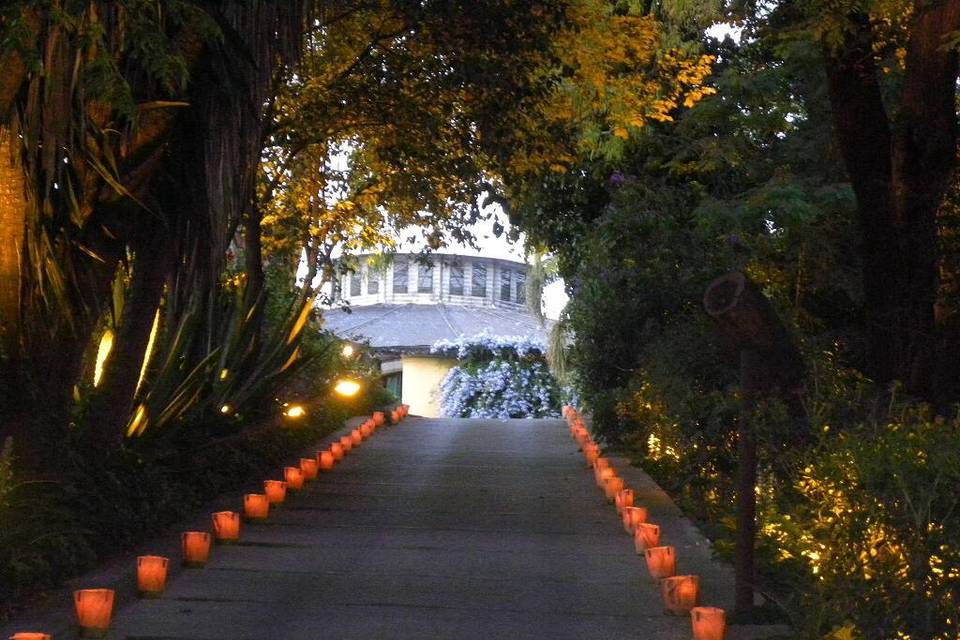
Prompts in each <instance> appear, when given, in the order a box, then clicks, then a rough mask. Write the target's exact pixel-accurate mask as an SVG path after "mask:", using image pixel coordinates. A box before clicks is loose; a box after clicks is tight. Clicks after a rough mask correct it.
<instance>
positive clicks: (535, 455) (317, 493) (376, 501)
mask: <svg viewBox="0 0 960 640" xmlns="http://www.w3.org/2000/svg"><path fill="white" fill-rule="evenodd" d="M615 466H618V467H619V468H620V471H621V473H622V474H623V475H624V476H625V477H626V479H627V481H628V486H633V487H634V488H635V489H637V490H638V497H637V503H638V504H644V503H646V504H648V506H649V507H650V520H651V521H653V522H657V523H658V524H660V525H661V527H662V537H663V540H664V543H666V544H674V545H675V546H676V547H677V555H678V559H679V563H678V564H679V566H678V569H679V571H680V572H684V573H697V574H699V575H701V579H702V585H701V589H702V593H703V601H704V604H714V605H719V606H729V604H730V594H731V593H732V575H731V573H730V571H729V570H728V568H726V567H725V566H723V565H720V564H718V563H715V562H713V561H712V560H710V554H709V548H708V545H707V544H706V542H705V541H704V540H703V538H702V537H701V536H700V535H699V533H698V532H697V531H696V530H695V529H694V528H693V527H692V526H690V525H689V524H688V523H687V522H686V521H685V520H684V519H683V518H682V517H681V516H680V514H679V512H678V511H677V510H676V508H675V507H673V505H672V503H670V502H669V500H668V499H667V498H666V497H665V496H664V495H663V494H662V492H660V490H659V489H658V488H657V487H656V485H654V484H653V483H652V482H650V480H649V479H648V478H647V477H646V476H645V475H643V474H642V472H640V471H639V470H635V469H624V468H623V465H622V464H616V462H615ZM238 502H239V501H238ZM235 508H236V507H235ZM131 567H132V562H131ZM689 624H690V623H689V620H688V619H687V618H675V617H671V616H667V615H664V614H663V613H662V607H661V603H660V596H659V593H658V590H657V588H656V586H655V585H654V584H652V583H651V582H650V581H649V579H648V578H647V572H646V568H645V565H644V563H643V560H642V558H641V557H639V556H637V555H636V554H635V553H634V550H633V543H632V540H631V539H630V537H629V536H627V535H626V534H625V533H624V532H623V529H622V527H621V525H620V521H619V518H618V517H617V514H616V511H615V510H614V509H613V507H612V506H610V505H608V504H607V503H606V502H605V501H604V500H603V497H602V494H601V493H600V492H599V490H598V489H597V488H596V486H595V485H594V482H593V474H592V473H590V472H589V471H588V470H587V468H586V466H585V463H584V462H583V459H582V457H581V456H580V454H579V453H578V452H577V450H576V444H575V443H574V442H573V440H571V439H570V437H569V435H568V432H567V428H566V425H565V424H564V423H563V422H561V421H559V420H516V421H510V422H501V421H494V420H448V419H436V420H428V419H420V418H410V419H407V420H405V421H404V422H403V423H401V424H400V425H398V426H395V427H387V428H383V429H380V430H378V432H377V433H376V434H375V435H374V436H373V437H372V438H370V439H369V440H367V441H366V442H365V443H364V444H363V446H361V447H360V448H359V449H354V451H353V452H352V453H351V454H350V455H348V456H347V457H346V458H345V459H344V460H343V461H342V462H341V463H340V464H338V465H337V467H336V468H335V469H334V471H333V472H331V473H329V474H326V475H322V476H321V477H320V479H319V480H318V481H317V482H314V483H312V486H310V487H309V489H308V490H306V491H304V492H303V493H301V494H300V495H295V496H293V497H291V498H290V499H288V502H287V505H285V506H284V507H283V508H282V509H280V510H277V511H276V512H275V513H271V517H270V519H269V521H268V522H267V523H265V524H259V525H244V527H243V529H242V535H241V543H240V544H238V545H235V546H227V547H217V548H215V549H214V552H213V557H212V560H211V562H210V564H209V565H208V566H207V567H206V568H204V569H190V570H184V571H183V572H181V573H179V574H178V575H176V576H175V577H174V578H173V580H172V582H171V584H170V585H169V587H168V589H167V592H166V593H165V594H164V596H163V597H162V598H161V599H158V600H142V601H131V600H129V599H128V600H127V601H126V602H121V603H120V607H119V610H118V611H117V614H116V616H115V622H114V628H113V631H112V632H111V634H110V637H112V638H117V639H120V638H127V639H129V640H181V639H187V638H190V639H195V640H265V639H268V638H269V639H278V640H317V639H321V638H322V639H324V640H326V639H336V638H356V639H371V638H389V639H414V638H425V639H426V638H429V639H431V640H434V639H447V638H450V639H461V638H462V639H472V638H478V639H479V638H484V639H490V638H570V639H574V638H603V639H605V640H607V639H612V638H639V639H644V640H660V639H663V640H667V639H670V640H674V639H676V640H680V639H684V638H689V637H690V626H689ZM731 631H732V633H730V634H729V636H728V639H729V640H743V639H746V638H760V637H766V636H767V635H769V634H770V633H772V632H774V631H777V630H776V629H769V628H741V629H737V628H734V629H732V630H731Z"/></svg>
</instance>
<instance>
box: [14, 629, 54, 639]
mask: <svg viewBox="0 0 960 640" xmlns="http://www.w3.org/2000/svg"><path fill="white" fill-rule="evenodd" d="M10 640H53V636H51V635H50V634H49V633H37V632H35V631H18V632H17V633H15V634H13V635H12V636H10Z"/></svg>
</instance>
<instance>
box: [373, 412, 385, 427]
mask: <svg viewBox="0 0 960 640" xmlns="http://www.w3.org/2000/svg"><path fill="white" fill-rule="evenodd" d="M373 421H374V422H375V423H376V425H377V426H378V427H382V426H383V423H384V422H386V421H387V416H386V415H384V413H383V411H374V412H373Z"/></svg>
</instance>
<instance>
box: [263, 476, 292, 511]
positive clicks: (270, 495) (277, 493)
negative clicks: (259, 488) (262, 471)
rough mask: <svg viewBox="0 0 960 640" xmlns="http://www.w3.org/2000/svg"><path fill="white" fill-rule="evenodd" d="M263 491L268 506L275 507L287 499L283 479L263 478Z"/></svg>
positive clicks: (285, 485) (285, 484)
mask: <svg viewBox="0 0 960 640" xmlns="http://www.w3.org/2000/svg"><path fill="white" fill-rule="evenodd" d="M263 492H264V493H265V494H266V495H267V500H269V501H270V506H271V507H276V506H278V505H281V504H283V501H284V500H286V499H287V483H286V482H284V481H283V480H264V481H263Z"/></svg>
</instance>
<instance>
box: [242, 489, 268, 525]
mask: <svg viewBox="0 0 960 640" xmlns="http://www.w3.org/2000/svg"><path fill="white" fill-rule="evenodd" d="M268 515H270V500H268V499H267V496H266V495H264V494H262V493H248V494H246V495H245V496H243V516H244V517H245V518H246V519H247V522H256V521H259V520H266V519H267V516H268Z"/></svg>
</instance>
